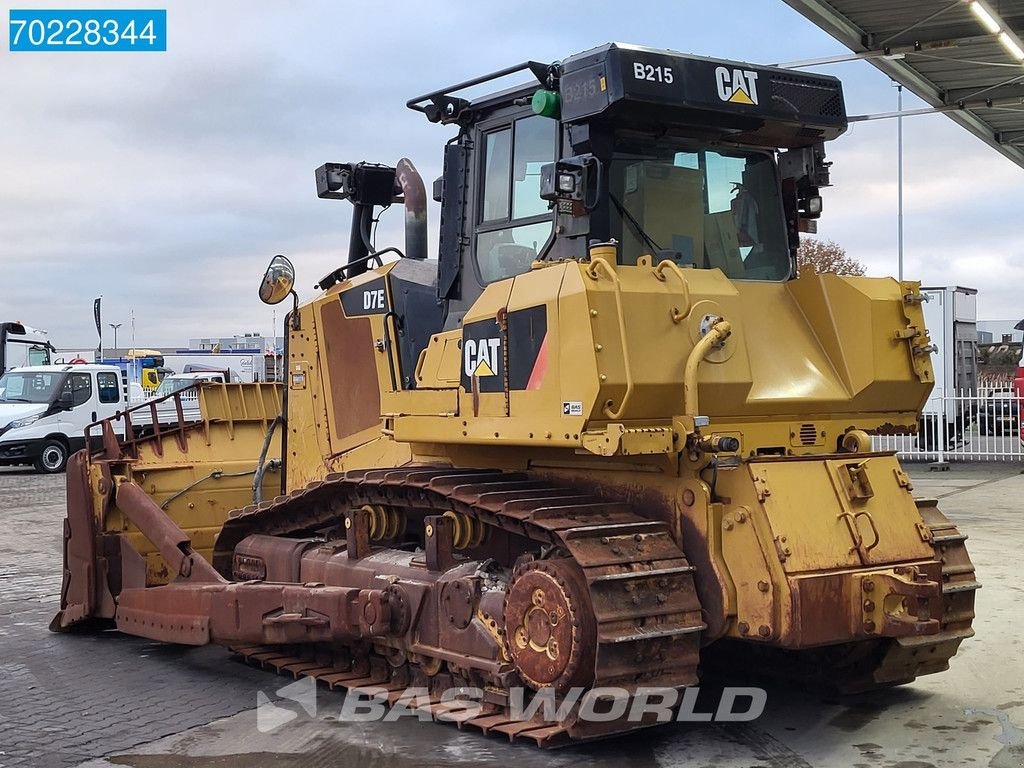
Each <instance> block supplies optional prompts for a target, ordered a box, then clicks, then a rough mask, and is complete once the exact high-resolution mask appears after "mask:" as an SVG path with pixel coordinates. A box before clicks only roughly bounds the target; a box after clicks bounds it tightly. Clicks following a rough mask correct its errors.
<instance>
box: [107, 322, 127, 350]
mask: <svg viewBox="0 0 1024 768" xmlns="http://www.w3.org/2000/svg"><path fill="white" fill-rule="evenodd" d="M107 325H109V326H110V327H111V328H113V329H114V349H117V329H118V328H120V327H121V326H122V325H124V323H107Z"/></svg>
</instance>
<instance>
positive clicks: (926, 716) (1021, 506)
mask: <svg viewBox="0 0 1024 768" xmlns="http://www.w3.org/2000/svg"><path fill="white" fill-rule="evenodd" d="M1018 472H1019V468H1018V467H1017V466H1014V465H987V466H978V465H976V466H964V465H955V466H954V467H953V468H952V470H951V471H949V472H941V473H937V472H936V473H929V472H928V471H927V468H926V467H923V466H920V467H913V466H912V467H911V474H912V476H913V477H914V479H915V483H916V486H917V487H916V490H915V492H916V493H918V494H920V495H925V496H939V497H940V498H942V499H943V502H942V507H943V509H944V510H945V511H946V513H947V514H949V515H950V516H951V517H952V518H953V519H955V520H956V521H957V522H958V523H959V524H960V525H961V526H962V527H963V528H964V529H965V530H966V531H967V532H968V533H969V534H970V537H971V541H970V542H969V546H970V550H971V554H972V556H973V558H974V561H975V563H976V564H977V567H978V574H979V578H980V580H981V581H982V582H983V584H984V589H982V590H981V592H979V593H978V600H977V612H978V619H977V620H976V621H975V629H976V630H977V637H976V638H974V639H973V640H970V641H967V642H966V643H965V644H964V646H963V647H962V649H961V651H960V654H959V655H958V656H957V658H956V659H954V661H953V667H952V669H951V670H950V671H949V672H947V673H945V674H943V675H938V676H933V677H931V678H928V677H925V678H921V679H920V680H919V681H917V682H916V683H914V684H913V685H911V686H906V687H904V688H900V689H896V690H893V691H889V692H885V693H877V694H871V695H866V696H860V697H851V698H846V699H829V698H822V697H821V696H817V695H813V694H808V693H800V692H794V691H790V690H784V689H776V688H771V689H769V690H768V705H767V708H766V711H765V714H764V715H763V716H762V717H761V718H760V719H758V720H757V721H756V722H754V723H750V724H733V725H730V724H717V725H716V724H708V725H694V724H678V725H673V726H667V727H664V728H660V729H656V730H653V731H646V732H643V733H642V734H640V735H637V736H633V737H631V738H629V739H622V740H619V741H617V742H609V743H604V744H599V745H590V746H586V747H582V748H572V749H566V750H561V751H559V752H555V753H546V754H542V753H539V752H538V751H537V750H534V749H531V748H529V747H524V746H519V745H508V744H506V743H504V742H501V741H499V740H497V739H492V738H487V737H483V736H480V735H478V734H470V733H465V734H463V733H460V732H459V731H458V730H456V729H455V728H454V727H451V726H441V725H433V724H427V723H418V722H416V721H414V720H410V719H408V718H406V719H404V720H403V721H402V722H400V723H398V724H389V723H380V724H351V723H341V722H339V721H338V718H337V713H338V710H339V708H340V706H341V703H342V701H343V699H342V697H341V695H340V694H332V693H329V692H325V691H319V692H318V698H317V704H318V707H319V709H318V712H317V716H316V717H309V716H307V715H306V714H305V713H303V712H302V711H301V710H300V709H298V708H296V707H293V711H295V712H296V715H297V716H296V717H295V718H294V719H292V720H291V722H288V723H285V724H284V725H282V726H281V727H279V728H276V729H275V730H273V731H271V732H270V733H261V732H260V730H259V729H258V728H257V722H256V712H255V704H256V701H257V693H258V692H261V691H262V692H263V693H265V694H266V695H269V696H270V697H271V698H274V696H275V690H276V689H278V688H279V687H280V686H283V685H285V684H287V682H288V681H287V680H285V679H284V678H278V677H274V676H272V675H270V674H269V673H265V672H260V671H257V670H254V669H250V668H248V667H246V666H244V665H242V664H238V663H233V662H232V661H230V660H229V658H228V657H227V656H226V654H225V653H224V652H222V651H220V650H219V649H216V648H202V649H180V648H173V647H167V646H161V645H157V644H153V643H149V642H146V641H143V640H137V639H133V638H128V637H123V636H120V635H118V634H116V633H106V635H104V636H89V635H55V634H52V633H49V632H47V631H46V625H47V623H48V621H49V619H50V617H51V616H52V615H53V613H54V611H55V610H56V607H57V601H58V593H59V589H60V577H59V545H60V544H59V543H60V526H61V518H62V516H63V478H62V477H61V478H44V477H38V476H35V475H31V474H26V473H20V472H14V471H10V470H0V514H2V520H3V525H2V526H0V768H8V767H9V766H10V767H13V766H16V765H18V766H21V765H26V766H44V767H45V766H51V765H52V766H58V765H76V764H84V765H86V766H90V767H92V768H99V767H100V766H112V765H117V766H136V767H137V768H170V767H171V766H185V767H186V768H235V767H236V766H237V767H238V768H242V767H243V766H245V767H246V768H249V767H250V766H253V767H255V766H270V765H273V766H283V767H285V768H290V767H291V766H294V767H295V768H314V767H315V766H320V765H328V764H329V765H345V766H347V765H357V764H358V765H361V766H363V768H377V766H381V767H383V766H388V767H389V768H392V767H394V768H398V767H400V766H418V765H424V764H429V765H439V766H440V765H444V766H455V767H458V768H471V767H472V766H484V765H507V764H510V763H513V762H514V763H516V764H517V766H518V767H520V768H532V766H545V767H546V768H562V767H563V766H565V768H568V766H576V765H578V764H579V763H580V762H581V761H582V762H585V763H590V764H595V765H615V766H626V767H632V766H637V767H639V766H648V765H657V766H666V767H667V766H684V765H685V766H737V767H739V766H742V767H743V768H753V767H756V768H789V767H790V766H796V767H800V768H806V767H807V766H815V767H818V766H823V767H826V768H831V767H832V766H837V767H838V766H852V767H853V768H931V767H934V768H945V767H947V766H948V767H950V768H952V766H956V767H957V768H964V767H965V766H978V767H979V768H980V767H982V766H991V768H1021V766H1024V653H1022V651H1024V648H1022V645H1024V639H1022V633H1021V630H1022V629H1024V612H1022V600H1024V574H1022V569H1021V567H1020V562H1021V557H1020V553H1019V550H1020V549H1021V546H1022V544H1024V533H1022V519H1021V516H1022V514H1024V501H1022V498H1024V476H1022V475H1020V474H1018ZM280 706H281V708H282V709H284V708H286V707H289V706H291V705H289V704H288V703H286V702H281V703H280Z"/></svg>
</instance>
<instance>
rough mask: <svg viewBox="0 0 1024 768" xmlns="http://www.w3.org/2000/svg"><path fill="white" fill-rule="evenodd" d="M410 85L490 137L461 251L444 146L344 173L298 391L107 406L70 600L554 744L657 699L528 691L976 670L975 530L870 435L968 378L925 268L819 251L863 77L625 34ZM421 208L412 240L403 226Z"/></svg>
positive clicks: (289, 361) (292, 317)
mask: <svg viewBox="0 0 1024 768" xmlns="http://www.w3.org/2000/svg"><path fill="white" fill-rule="evenodd" d="M516 77H518V78H519V80H520V81H521V80H528V81H529V82H526V83H524V84H520V85H515V86H513V87H505V88H503V89H497V86H496V85H495V86H493V88H494V89H496V90H493V92H491V93H488V94H486V95H482V96H481V95H468V94H469V92H470V91H474V92H477V93H478V92H479V91H481V90H484V89H485V88H484V87H485V86H491V85H492V84H494V83H496V82H499V81H507V80H508V79H509V78H516ZM408 106H409V107H410V108H411V109H413V110H415V111H417V112H419V113H421V114H423V115H424V116H425V117H426V118H427V119H428V120H429V121H431V122H433V123H436V124H439V125H440V126H444V127H447V128H448V129H449V130H450V131H453V132H454V134H455V135H454V136H452V137H451V138H450V139H449V140H448V141H447V143H446V144H445V146H444V155H443V171H442V174H441V176H440V178H438V179H437V181H436V182H435V183H434V184H433V189H432V193H433V199H434V200H435V201H437V202H439V203H440V228H439V237H438V241H437V243H438V244H437V251H438V253H437V258H436V259H429V260H428V259H427V249H428V246H427V243H428V222H427V193H426V186H425V185H424V183H423V180H422V178H421V177H420V175H419V173H418V172H417V171H416V169H415V167H414V165H413V164H412V163H411V162H410V161H408V160H407V159H402V160H401V161H399V162H398V163H396V164H395V165H394V166H387V165H382V164H377V163H372V162H368V161H364V162H355V163H326V164H324V165H323V166H321V167H320V168H318V169H317V170H316V173H315V179H316V187H317V194H318V196H319V197H320V198H322V199H327V200H339V201H347V202H348V203H349V204H351V205H352V219H351V229H350V235H349V244H348V255H347V260H346V261H345V263H343V264H342V265H340V266H338V267H337V268H336V269H335V270H333V271H332V272H330V273H329V274H327V275H325V276H324V277H322V278H321V279H320V280H319V282H318V283H317V285H316V289H317V295H316V296H315V297H313V298H312V299H309V300H307V301H300V299H299V296H298V293H297V291H296V289H295V268H294V266H293V265H292V263H291V262H290V261H289V260H288V259H287V258H286V257H284V256H277V257H275V258H274V259H273V260H272V261H271V264H270V267H269V268H268V270H267V272H266V275H265V277H264V279H263V281H262V282H261V284H260V290H259V292H260V298H261V299H262V300H263V301H264V302H266V303H279V302H282V301H289V300H290V303H291V309H290V310H289V312H288V314H287V317H286V319H285V333H286V343H287V348H286V351H285V357H286V367H285V376H284V381H283V383H282V384H281V385H280V386H279V387H278V386H275V385H272V384H267V383H261V384H223V385H211V386H204V387H202V388H201V389H200V393H199V394H200V399H201V410H202V414H203V418H202V420H201V421H200V422H197V423H191V424H190V423H178V424H173V425H171V426H166V427H163V428H162V430H156V431H155V434H151V435H148V436H145V437H140V438H132V437H128V438H123V439H119V438H118V434H124V435H129V436H131V435H132V434H133V431H132V430H131V429H124V430H118V429H115V428H114V423H113V422H114V421H115V420H116V419H126V420H128V421H129V422H130V420H131V418H132V413H133V412H132V411H128V412H126V413H123V414H119V415H118V416H117V417H115V419H111V420H107V421H104V422H99V423H97V424H95V425H92V426H91V427H90V428H89V430H88V431H89V433H90V434H89V435H87V436H89V437H90V440H89V441H87V445H90V446H92V449H91V450H88V451H82V452H79V453H78V454H76V455H75V456H74V457H73V458H72V460H71V461H70V463H69V466H68V470H67V519H66V520H65V523H64V553H63V557H64V578H63V588H62V593H61V609H60V612H59V613H58V614H57V616H56V617H55V618H54V620H53V623H52V625H51V628H52V629H53V630H55V631H67V630H71V629H75V628H85V627H90V626H96V625H97V624H100V625H106V626H110V625H113V626H115V627H116V628H117V629H118V630H120V631H121V632H124V633H128V634H132V635H137V636H141V637H144V638H150V639H153V640H158V641H165V642H169V643H181V644H191V645H203V644H208V643H216V644H219V645H222V646H225V647H227V648H229V649H231V651H232V652H233V653H234V654H236V655H237V656H240V657H242V658H244V659H247V660H249V661H250V662H252V663H255V664H259V665H262V666H266V667H270V668H273V669H275V670H277V671H279V672H284V673H290V674H292V675H294V676H296V677H298V676H307V677H312V678H315V679H316V680H318V681H320V682H321V683H323V684H324V685H329V686H331V687H335V688H345V689H348V690H349V691H350V692H351V691H364V690H368V689H370V688H373V690H376V691H377V692H378V694H379V695H380V696H381V697H383V699H385V700H387V701H390V702H394V701H395V700H397V699H399V698H400V697H401V696H402V691H403V690H405V689H407V688H408V687H410V686H420V687H423V688H425V689H426V690H427V691H428V692H429V700H427V701H425V702H421V703H422V704H423V706H424V707H426V709H427V710H429V711H430V712H432V713H433V712H437V713H439V714H443V715H446V716H447V719H453V720H456V721H457V722H459V724H460V726H462V727H471V726H472V727H477V728H479V729H481V730H483V731H486V732H489V733H499V734H503V735H506V736H508V737H510V738H513V737H514V738H519V739H524V740H526V741H529V742H533V743H536V744H538V745H541V746H555V745H559V744H564V743H567V742H572V741H574V740H575V741H583V740H587V739H591V738H598V737H607V736H610V735H614V734H619V733H626V732H629V731H631V730H633V729H635V728H639V727H643V726H645V725H649V724H651V722H652V720H651V718H649V717H641V718H639V720H638V719H637V718H630V717H604V718H596V720H597V721H596V722H595V718H593V717H591V718H588V717H585V716H584V712H583V709H584V708H583V707H580V706H579V705H573V706H567V707H565V708H562V709H560V710H559V711H558V716H557V717H554V718H552V717H545V716H544V713H537V712H534V713H533V715H532V716H531V717H529V718H517V717H515V716H514V713H513V712H512V709H511V702H512V700H513V698H514V697H515V696H516V695H518V696H520V697H521V696H522V695H524V694H523V692H524V691H525V692H526V694H525V695H527V696H540V695H542V694H543V695H546V696H550V697H553V700H555V701H559V702H561V701H563V700H564V701H570V702H571V701H573V699H571V694H572V692H573V691H576V692H578V691H580V690H583V691H587V692H590V691H599V692H607V691H610V690H615V691H624V692H625V694H624V695H625V696H627V697H632V698H633V699H635V698H636V697H638V696H639V695H640V694H641V693H643V692H645V691H650V690H652V689H657V690H668V691H680V690H684V689H686V688H688V687H692V686H696V685H698V683H699V674H700V673H701V672H702V670H703V669H704V668H710V667H712V666H716V665H717V666H718V667H722V666H723V665H724V667H725V668H726V669H731V670H738V669H740V668H743V669H744V670H748V671H750V672H752V673H754V674H758V673H771V674H772V675H776V676H782V677H783V678H785V679H787V680H790V681H792V684H793V685H805V684H815V685H819V684H820V685H827V686H829V687H831V688H835V689H838V690H840V691H844V692H855V691H865V690H873V689H878V688H884V687H888V686H894V685H900V684H904V683H909V682H911V681H913V680H914V679H915V678H916V677H918V676H920V675H926V674H932V673H936V672H941V671H943V670H945V669H947V668H948V665H949V661H950V659H951V658H952V657H953V656H954V655H955V653H956V652H957V649H958V647H959V645H960V643H961V642H962V641H963V640H964V639H966V638H969V637H971V636H972V634H973V631H972V629H971V623H972V619H973V617H974V594H975V590H977V589H978V587H979V584H978V583H977V581H976V579H975V574H974V568H973V566H972V564H971V561H970V559H969V557H968V554H967V551H966V548H965V545H964V541H965V539H966V536H965V535H964V534H963V533H961V532H960V531H959V530H958V528H957V527H956V526H955V525H954V524H953V523H952V522H950V521H949V520H948V519H947V518H946V517H945V516H944V515H943V514H942V513H941V512H940V511H939V509H938V507H937V505H936V502H935V501H931V500H923V499H915V497H914V495H913V493H912V482H911V480H910V478H909V477H908V475H907V474H906V472H905V471H904V470H903V469H902V468H901V466H900V463H899V461H898V459H897V457H896V456H895V455H894V454H893V453H892V452H882V451H877V450H874V449H873V445H872V438H871V436H872V435H877V434H897V433H907V432H914V431H915V430H916V429H917V424H918V418H919V412H920V410H921V408H922V406H923V404H924V403H925V400H926V398H927V397H928V394H929V392H930V390H931V388H932V385H933V371H932V367H931V362H930V353H931V349H932V347H931V345H930V341H929V337H928V333H927V330H926V328H925V325H924V318H923V315H922V307H921V302H922V301H923V296H922V294H921V292H920V284H919V283H917V282H913V281H904V282H900V281H897V280H895V279H892V278H869V277H850V276H839V275H835V274H817V273H816V272H815V271H814V270H813V269H812V268H810V267H808V266H806V265H805V266H803V267H802V268H801V269H800V271H799V276H797V263H796V253H797V248H798V245H799V238H800V234H801V233H802V232H812V231H816V225H817V222H818V219H819V217H820V215H821V213H822V196H821V189H822V188H823V187H826V186H828V184H829V175H830V174H829V167H830V163H829V162H828V161H827V160H826V156H825V149H824V147H825V143H826V142H828V141H831V140H834V139H836V138H837V137H839V136H840V135H841V134H843V132H844V131H845V130H846V128H847V118H846V111H845V106H844V100H843V93H842V86H841V83H840V82H839V81H838V80H837V79H835V78H833V77H829V76H824V75H818V74H806V73H798V72H794V71H791V70H786V69H780V68H773V67H765V66H757V65H752V64H748V63H743V62H735V61H726V60H716V59H710V58H703V57H697V56H692V55H685V54H681V53H677V52H672V51H665V50H655V49H650V48H643V47H636V46H630V45H623V44H608V45H604V46H601V47H598V48H595V49H592V50H589V51H586V52H583V53H580V54H577V55H573V56H570V57H568V58H566V59H564V60H562V61H558V62H554V63H543V62H536V61H528V62H524V63H522V64H520V65H516V66H513V67H508V68H506V69H502V70H499V71H497V72H493V73H490V74H487V75H484V76H481V77H476V78H474V79H471V80H468V81H465V82H462V83H458V84H455V85H453V86H450V87H447V88H443V89H441V90H436V91H432V92H430V93H427V94H425V95H423V96H420V97H417V98H414V99H412V100H410V101H409V102H408ZM391 205H400V206H402V208H404V216H405V243H404V247H399V246H398V245H391V246H388V247H384V248H377V247H376V245H375V242H374V239H373V238H372V237H371V229H372V224H373V222H374V221H375V220H376V218H377V217H378V216H379V214H380V212H381V211H382V210H383V209H385V208H387V207H389V206H391ZM179 394H180V393H178V394H174V395H172V396H171V399H174V398H177V397H179ZM141 407H143V408H145V407H150V408H155V407H156V405H154V404H147V405H144V406H141ZM154 423H156V422H155V421H154ZM452 689H455V690H469V689H472V690H476V691H480V692H481V696H480V701H479V702H478V706H477V707H476V708H475V709H473V710H469V709H468V708H467V709H465V710H463V711H462V714H463V715H464V716H462V717H459V714H460V711H459V710H458V707H456V706H452V702H451V700H450V699H449V700H447V701H446V700H445V699H444V693H445V692H446V691H449V690H452ZM611 698H614V697H610V698H609V699H608V700H609V701H611ZM610 706H612V708H614V702H613V704H612V705H610ZM591 709H592V710H593V707H591ZM630 711H631V712H632V710H630ZM545 712H547V710H545ZM442 719H443V718H442ZM655 719H657V718H655Z"/></svg>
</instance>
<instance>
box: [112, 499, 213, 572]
mask: <svg viewBox="0 0 1024 768" xmlns="http://www.w3.org/2000/svg"><path fill="white" fill-rule="evenodd" d="M116 495H117V505H118V507H119V508H120V509H121V511H122V512H124V513H125V515H126V516H127V517H128V519H129V520H131V521H132V522H133V523H134V524H135V525H136V526H137V527H138V529H139V530H140V531H141V532H142V533H143V535H145V537H146V538H147V539H149V540H150V542H152V543H153V544H154V545H155V546H156V548H157V550H159V552H160V556H161V557H163V559H164V560H165V561H166V562H167V565H168V566H169V567H170V568H171V572H172V573H176V574H177V575H178V576H179V577H180V578H183V579H188V580H190V581H196V582H199V581H212V582H223V581H224V579H223V578H222V577H221V575H220V574H219V573H217V572H216V571H215V570H214V569H213V566H212V565H210V564H209V563H208V562H207V561H206V560H205V559H204V558H203V557H201V556H200V555H198V554H197V553H196V552H194V551H193V550H192V541H191V540H190V539H189V537H188V536H187V535H186V534H185V532H184V531H183V530H181V528H179V527H178V525H177V524H176V523H175V522H174V521H173V520H172V519H171V517H170V516H169V515H168V514H167V513H166V512H164V511H163V510H162V509H160V507H159V506H157V504H156V502H154V501H153V499H152V498H151V497H150V496H149V495H148V494H147V493H146V492H145V491H144V490H142V489H141V488H139V486H137V485H136V484H135V483H131V482H123V483H121V484H120V485H118V487H117V494H116Z"/></svg>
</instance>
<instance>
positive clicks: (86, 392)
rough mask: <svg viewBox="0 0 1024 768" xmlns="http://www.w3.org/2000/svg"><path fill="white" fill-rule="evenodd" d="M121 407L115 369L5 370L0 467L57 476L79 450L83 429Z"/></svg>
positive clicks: (0, 389)
mask: <svg viewBox="0 0 1024 768" xmlns="http://www.w3.org/2000/svg"><path fill="white" fill-rule="evenodd" d="M124 409H125V402H124V390H123V387H122V383H121V371H120V370H119V369H118V368H117V367H115V366H112V365H35V366H28V367H25V368H16V369H13V370H9V371H7V372H6V373H4V375H3V376H0V466H10V465H18V464H25V465H33V466H35V468H36V469H37V470H39V471H40V472H46V473H54V472H61V471H63V470H64V467H65V465H66V464H67V461H68V457H69V456H70V455H71V454H72V453H74V452H75V451H77V450H79V449H80V448H84V447H85V428H86V426H87V425H89V424H91V423H92V422H94V421H98V420H99V419H105V418H108V417H110V416H113V415H114V414H115V413H117V412H118V411H123V410H124ZM117 424H118V422H115V428H116V426H117ZM123 428H124V427H123V426H122V427H121V429H122V430H123ZM96 434H97V438H98V437H99V431H98V430H97V433H96Z"/></svg>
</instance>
